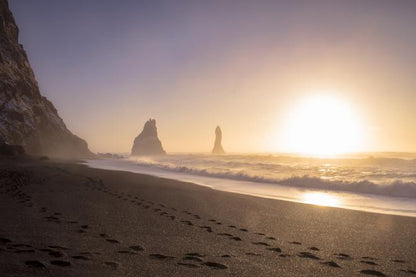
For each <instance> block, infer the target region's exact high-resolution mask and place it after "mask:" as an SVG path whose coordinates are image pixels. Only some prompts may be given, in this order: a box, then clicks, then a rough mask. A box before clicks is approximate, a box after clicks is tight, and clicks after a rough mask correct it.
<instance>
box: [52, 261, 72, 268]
mask: <svg viewBox="0 0 416 277" xmlns="http://www.w3.org/2000/svg"><path fill="white" fill-rule="evenodd" d="M51 264H53V265H56V266H62V267H67V266H71V263H70V262H67V261H62V260H53V261H51Z"/></svg>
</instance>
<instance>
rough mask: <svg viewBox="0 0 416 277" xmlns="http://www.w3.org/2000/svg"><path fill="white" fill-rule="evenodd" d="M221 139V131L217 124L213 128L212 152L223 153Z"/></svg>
mask: <svg viewBox="0 0 416 277" xmlns="http://www.w3.org/2000/svg"><path fill="white" fill-rule="evenodd" d="M221 140H222V132H221V128H220V126H217V128H215V143H214V149H212V154H224V153H225V152H224V149H223V148H222V145H221Z"/></svg>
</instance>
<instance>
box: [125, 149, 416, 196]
mask: <svg viewBox="0 0 416 277" xmlns="http://www.w3.org/2000/svg"><path fill="white" fill-rule="evenodd" d="M130 160H132V161H134V162H135V163H136V164H137V165H139V166H142V167H151V168H157V169H161V170H168V171H173V172H180V173H186V174H193V175H199V176H205V177H215V178H223V179H232V180H240V181H250V182H259V183H268V184H278V185H283V186H290V187H298V188H308V189H320V190H329V191H344V192H353V193H366V194H375V195H384V196H390V197H408V198H416V160H414V159H411V160H406V159H399V158H382V157H380V158H354V159H351V158H349V159H317V158H302V157H290V156H273V155H227V156H211V155H168V156H159V157H146V158H130Z"/></svg>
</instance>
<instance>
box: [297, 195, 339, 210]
mask: <svg viewBox="0 0 416 277" xmlns="http://www.w3.org/2000/svg"><path fill="white" fill-rule="evenodd" d="M302 200H303V202H304V203H307V204H313V205H319V206H328V207H339V206H340V203H341V202H340V200H339V199H338V198H337V197H335V196H333V195H330V194H327V193H322V192H310V193H305V194H304V195H303V196H302Z"/></svg>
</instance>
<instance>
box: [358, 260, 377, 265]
mask: <svg viewBox="0 0 416 277" xmlns="http://www.w3.org/2000/svg"><path fill="white" fill-rule="evenodd" d="M360 263H362V264H369V265H378V264H376V263H375V262H373V261H360Z"/></svg>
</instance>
